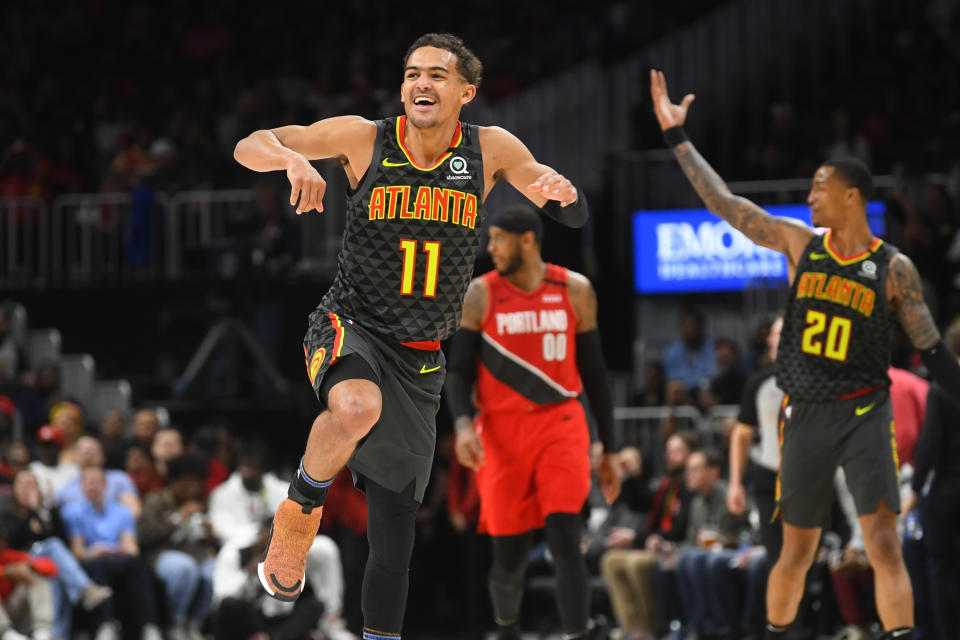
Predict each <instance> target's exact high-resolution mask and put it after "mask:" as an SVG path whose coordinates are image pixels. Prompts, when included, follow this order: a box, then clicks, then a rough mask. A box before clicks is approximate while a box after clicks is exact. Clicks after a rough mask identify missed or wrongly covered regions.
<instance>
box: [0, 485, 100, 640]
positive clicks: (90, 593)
mask: <svg viewBox="0 0 960 640" xmlns="http://www.w3.org/2000/svg"><path fill="white" fill-rule="evenodd" d="M0 527H2V529H3V530H4V531H6V533H7V546H8V547H9V548H11V549H18V550H20V551H29V552H30V553H31V554H32V555H34V556H36V557H40V558H49V559H50V560H52V561H53V562H54V563H55V564H56V566H57V575H56V576H55V577H54V578H53V581H54V584H53V609H54V620H53V635H54V638H56V639H57V640H67V638H69V637H70V621H71V618H72V607H73V605H76V604H80V605H81V606H82V607H83V608H84V609H85V610H87V611H93V610H94V609H96V608H97V607H98V606H100V604H101V603H102V602H103V601H104V600H106V599H107V598H109V597H110V596H111V595H112V594H113V590H112V589H110V587H106V586H101V585H98V584H96V583H94V582H93V581H92V580H91V579H90V577H89V576H88V575H87V573H86V571H84V570H83V567H81V566H80V563H79V562H77V559H76V558H75V557H74V556H73V554H72V553H70V550H69V549H68V548H67V546H66V544H64V540H65V539H66V538H67V530H66V527H65V525H64V523H63V520H62V519H61V517H60V510H59V508H57V507H56V506H52V507H49V508H48V507H45V506H43V503H42V501H41V499H40V485H39V484H38V483H37V479H36V477H34V475H33V473H31V472H30V471H29V470H27V469H23V470H21V471H19V472H17V474H16V476H15V477H14V481H13V500H12V503H11V506H10V511H8V512H7V513H5V514H4V515H3V517H2V525H0ZM0 638H2V636H0Z"/></svg>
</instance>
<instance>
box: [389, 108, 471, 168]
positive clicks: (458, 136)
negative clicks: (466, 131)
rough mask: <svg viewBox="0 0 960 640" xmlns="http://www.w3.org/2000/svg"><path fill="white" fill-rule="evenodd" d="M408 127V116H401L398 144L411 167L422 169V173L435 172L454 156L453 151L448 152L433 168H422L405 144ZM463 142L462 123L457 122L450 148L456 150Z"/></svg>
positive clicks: (398, 125) (398, 119) (398, 127)
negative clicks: (405, 132) (404, 135)
mask: <svg viewBox="0 0 960 640" xmlns="http://www.w3.org/2000/svg"><path fill="white" fill-rule="evenodd" d="M406 127H407V116H400V117H399V118H397V143H398V144H399V145H400V150H401V151H403V155H405V156H407V160H409V161H410V166H412V167H415V168H417V169H420V171H433V170H434V169H436V168H437V167H439V166H440V165H441V164H443V162H444V161H445V160H447V159H448V158H449V157H450V156H452V155H453V152H452V151H447V152H446V153H445V154H443V155H442V156H440V159H439V160H437V162H436V164H434V165H433V166H432V167H421V166H420V165H419V164H417V163H416V161H414V159H413V156H412V155H411V154H410V151H409V150H408V149H407V145H405V144H404V143H403V134H404V131H406ZM461 142H463V126H462V125H461V124H460V122H459V121H458V122H457V130H456V131H454V132H453V140H451V141H450V148H451V149H454V148H456V147H459V146H460V143H461Z"/></svg>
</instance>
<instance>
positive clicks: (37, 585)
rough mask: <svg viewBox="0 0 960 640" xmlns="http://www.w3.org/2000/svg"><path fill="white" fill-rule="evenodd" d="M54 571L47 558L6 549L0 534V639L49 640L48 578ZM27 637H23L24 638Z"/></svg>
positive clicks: (51, 610)
mask: <svg viewBox="0 0 960 640" xmlns="http://www.w3.org/2000/svg"><path fill="white" fill-rule="evenodd" d="M56 573H57V567H56V565H55V564H54V563H53V561H52V560H50V559H48V558H35V557H33V556H31V555H29V554H27V553H25V552H23V551H17V550H14V549H9V548H7V545H6V540H5V539H4V537H3V533H2V532H0V601H2V605H0V638H2V640H51V638H53V595H52V588H51V585H50V578H51V577H53V576H55V575H56ZM25 634H26V635H25Z"/></svg>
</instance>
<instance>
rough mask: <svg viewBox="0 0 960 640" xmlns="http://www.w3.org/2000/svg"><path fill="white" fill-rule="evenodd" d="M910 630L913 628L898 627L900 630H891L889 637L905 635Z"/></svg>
mask: <svg viewBox="0 0 960 640" xmlns="http://www.w3.org/2000/svg"><path fill="white" fill-rule="evenodd" d="M911 631H913V629H900V630H898V631H891V632H890V637H891V638H899V637H900V636H905V635H907V634H908V633H910V632H911Z"/></svg>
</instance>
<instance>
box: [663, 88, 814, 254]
mask: <svg viewBox="0 0 960 640" xmlns="http://www.w3.org/2000/svg"><path fill="white" fill-rule="evenodd" d="M650 93H651V97H652V98H653V110H654V113H655V114H656V116H657V121H658V122H659V123H660V128H661V129H662V130H663V132H664V138H665V139H666V140H667V144H668V145H669V146H670V148H671V151H673V154H674V156H676V158H677V162H678V163H679V164H680V168H682V169H683V172H684V174H686V176H687V179H688V180H689V181H690V184H692V185H693V188H694V189H695V190H696V191H697V195H699V196H700V199H701V200H703V202H704V204H705V205H707V208H708V209H710V211H711V212H713V213H715V214H717V215H718V216H720V217H721V218H723V219H724V220H726V221H727V222H729V223H730V225H731V226H732V227H734V228H736V229H738V230H739V231H740V232H741V233H743V235H745V236H747V237H748V238H750V239H751V240H753V241H754V242H755V243H757V244H759V245H761V246H764V247H768V248H770V249H774V250H776V251H779V252H780V253H783V254H785V255H786V256H787V260H788V261H789V262H790V263H791V265H796V262H797V260H799V258H800V255H801V254H802V253H803V249H804V248H805V247H806V245H807V242H808V241H809V240H810V237H811V236H812V235H813V230H812V229H811V228H810V227H808V226H807V225H805V224H803V223H802V222H799V221H797V220H794V219H792V218H782V217H779V216H772V215H770V214H769V213H767V212H766V211H764V210H763V209H761V208H760V207H758V206H757V205H756V204H754V203H753V202H751V201H750V200H747V199H746V198H743V197H741V196H737V195H734V194H733V193H731V192H730V189H729V188H728V187H727V185H726V183H725V182H724V181H723V179H722V178H721V177H720V176H719V175H717V172H716V171H714V170H713V167H711V166H710V165H709V164H708V163H707V161H706V160H704V159H703V156H701V155H700V153H699V152H698V151H697V149H696V147H694V146H693V143H691V142H690V141H689V140H688V139H687V136H686V133H684V131H683V123H684V122H686V120H687V110H688V109H689V108H690V103H692V102H693V99H694V95H693V94H692V93H688V94H687V95H686V96H684V98H683V100H681V101H680V104H673V103H672V102H670V97H669V96H668V95H667V81H666V78H665V77H664V75H663V72H662V71H656V70H651V71H650Z"/></svg>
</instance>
